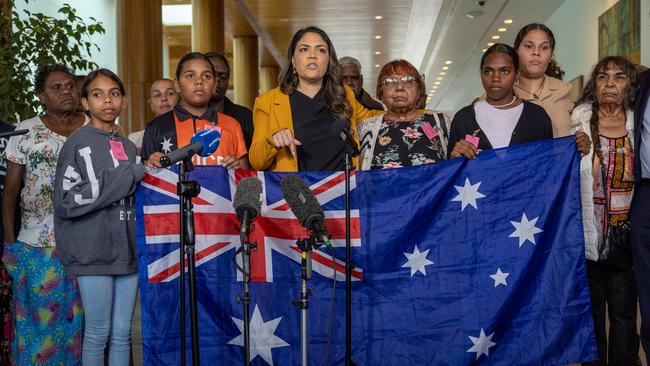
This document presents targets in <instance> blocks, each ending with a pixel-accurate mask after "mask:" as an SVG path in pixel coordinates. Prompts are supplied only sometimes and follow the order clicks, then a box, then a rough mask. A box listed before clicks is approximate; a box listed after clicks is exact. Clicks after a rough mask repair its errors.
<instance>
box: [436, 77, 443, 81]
mask: <svg viewBox="0 0 650 366" xmlns="http://www.w3.org/2000/svg"><path fill="white" fill-rule="evenodd" d="M442 79H444V78H443V77H439V78H436V80H442Z"/></svg>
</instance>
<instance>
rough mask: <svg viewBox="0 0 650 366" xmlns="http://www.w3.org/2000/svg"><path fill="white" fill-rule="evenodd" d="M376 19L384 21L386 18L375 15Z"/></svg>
mask: <svg viewBox="0 0 650 366" xmlns="http://www.w3.org/2000/svg"><path fill="white" fill-rule="evenodd" d="M375 19H377V20H382V19H384V17H383V16H381V15H375Z"/></svg>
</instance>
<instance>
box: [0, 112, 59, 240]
mask: <svg viewBox="0 0 650 366" xmlns="http://www.w3.org/2000/svg"><path fill="white" fill-rule="evenodd" d="M16 129H17V130H22V129H28V130H29V132H28V133H26V134H24V135H21V136H14V137H12V138H11V139H9V143H8V144H7V148H6V150H5V152H4V155H5V157H6V159H7V160H9V161H11V162H14V163H16V164H20V165H24V166H25V178H24V183H25V187H24V188H23V189H22V191H21V193H20V208H21V213H22V215H21V227H20V233H19V234H18V240H20V241H22V242H24V243H27V244H29V245H31V246H33V247H49V246H54V203H53V194H54V173H55V171H56V163H57V160H58V157H59V150H61V147H63V143H64V142H65V140H66V138H65V137H63V136H61V135H59V134H57V133H55V132H52V131H51V130H50V129H48V128H47V127H46V126H45V125H44V124H43V122H42V121H41V119H40V118H39V117H34V118H30V119H28V120H25V121H23V122H21V123H20V124H19V125H18V126H17V127H16Z"/></svg>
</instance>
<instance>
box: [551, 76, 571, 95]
mask: <svg viewBox="0 0 650 366" xmlns="http://www.w3.org/2000/svg"><path fill="white" fill-rule="evenodd" d="M546 82H547V84H548V88H549V89H550V90H551V91H554V92H555V93H558V95H565V94H566V95H568V94H570V93H571V84H569V83H567V82H564V81H562V80H560V79H558V78H554V77H552V76H548V75H547V76H546Z"/></svg>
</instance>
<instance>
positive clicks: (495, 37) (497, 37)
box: [492, 34, 501, 39]
mask: <svg viewBox="0 0 650 366" xmlns="http://www.w3.org/2000/svg"><path fill="white" fill-rule="evenodd" d="M499 38H501V36H499V35H496V34H495V35H493V36H492V39H499Z"/></svg>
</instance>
